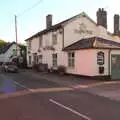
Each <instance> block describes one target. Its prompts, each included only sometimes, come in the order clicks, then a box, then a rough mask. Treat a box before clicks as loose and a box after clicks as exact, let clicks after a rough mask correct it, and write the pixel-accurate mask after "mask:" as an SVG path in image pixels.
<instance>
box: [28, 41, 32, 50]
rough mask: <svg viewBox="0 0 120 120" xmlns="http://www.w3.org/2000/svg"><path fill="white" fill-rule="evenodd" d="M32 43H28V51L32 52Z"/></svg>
mask: <svg viewBox="0 0 120 120" xmlns="http://www.w3.org/2000/svg"><path fill="white" fill-rule="evenodd" d="M31 43H32V41H31V40H29V41H28V50H31V47H32V45H31Z"/></svg>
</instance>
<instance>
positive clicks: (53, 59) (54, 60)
mask: <svg viewBox="0 0 120 120" xmlns="http://www.w3.org/2000/svg"><path fill="white" fill-rule="evenodd" d="M57 59H58V55H57V53H54V54H52V66H53V67H57V66H58V61H57Z"/></svg>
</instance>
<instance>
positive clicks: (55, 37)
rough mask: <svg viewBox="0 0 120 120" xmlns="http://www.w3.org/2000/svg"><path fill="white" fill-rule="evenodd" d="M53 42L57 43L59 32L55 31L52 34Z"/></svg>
mask: <svg viewBox="0 0 120 120" xmlns="http://www.w3.org/2000/svg"><path fill="white" fill-rule="evenodd" d="M52 44H53V45H56V44H57V34H56V33H53V34H52Z"/></svg>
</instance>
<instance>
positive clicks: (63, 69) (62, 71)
mask: <svg viewBox="0 0 120 120" xmlns="http://www.w3.org/2000/svg"><path fill="white" fill-rule="evenodd" d="M58 72H59V73H60V74H65V72H66V67H65V66H63V65H60V66H58Z"/></svg>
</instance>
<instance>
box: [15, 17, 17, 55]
mask: <svg viewBox="0 0 120 120" xmlns="http://www.w3.org/2000/svg"><path fill="white" fill-rule="evenodd" d="M15 38H16V56H17V42H18V36H17V16H16V15H15Z"/></svg>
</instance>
